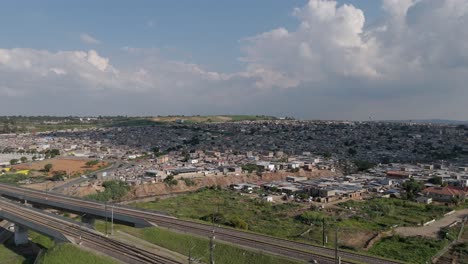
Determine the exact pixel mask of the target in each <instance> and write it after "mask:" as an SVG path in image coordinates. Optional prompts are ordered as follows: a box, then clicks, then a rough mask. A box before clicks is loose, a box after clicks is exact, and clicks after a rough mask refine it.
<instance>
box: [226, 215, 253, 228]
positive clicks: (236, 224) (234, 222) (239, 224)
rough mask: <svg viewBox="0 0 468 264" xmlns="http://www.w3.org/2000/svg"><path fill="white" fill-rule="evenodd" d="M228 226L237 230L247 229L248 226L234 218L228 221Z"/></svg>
mask: <svg viewBox="0 0 468 264" xmlns="http://www.w3.org/2000/svg"><path fill="white" fill-rule="evenodd" d="M229 225H230V226H233V227H235V228H239V229H248V228H249V224H247V222H245V221H244V220H242V219H240V218H239V217H234V218H233V219H231V221H229Z"/></svg>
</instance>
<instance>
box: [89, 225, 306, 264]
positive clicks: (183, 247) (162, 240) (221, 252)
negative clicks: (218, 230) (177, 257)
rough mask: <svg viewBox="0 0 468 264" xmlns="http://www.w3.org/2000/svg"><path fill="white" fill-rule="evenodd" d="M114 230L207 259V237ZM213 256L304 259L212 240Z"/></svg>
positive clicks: (242, 260) (251, 260)
mask: <svg viewBox="0 0 468 264" xmlns="http://www.w3.org/2000/svg"><path fill="white" fill-rule="evenodd" d="M96 229H97V230H99V231H101V232H104V230H105V227H104V222H103V221H97V222H96ZM114 230H115V231H117V230H120V231H123V232H125V233H128V234H131V235H133V236H135V237H138V238H141V239H143V240H146V241H148V242H150V243H153V244H155V245H158V246H161V247H163V248H167V249H169V250H171V251H174V252H178V253H180V254H182V255H186V256H188V255H189V251H190V249H192V257H193V258H196V259H199V260H201V261H202V262H203V263H208V262H209V239H208V238H202V237H196V236H191V235H187V234H181V233H177V232H173V231H170V230H167V229H164V228H158V227H151V228H141V229H138V228H133V227H128V226H122V225H115V227H114ZM215 244H216V246H215V251H214V258H215V263H223V264H300V263H303V262H300V261H295V260H290V259H285V258H281V257H277V256H273V255H269V254H263V253H259V252H255V251H250V250H246V249H243V248H240V247H237V246H235V245H231V244H228V243H224V242H220V241H216V240H215Z"/></svg>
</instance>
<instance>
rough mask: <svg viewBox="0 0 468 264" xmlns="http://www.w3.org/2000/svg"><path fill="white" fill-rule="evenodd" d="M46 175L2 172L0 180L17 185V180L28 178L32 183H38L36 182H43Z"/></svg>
mask: <svg viewBox="0 0 468 264" xmlns="http://www.w3.org/2000/svg"><path fill="white" fill-rule="evenodd" d="M45 179H46V177H44V176H35V177H32V176H29V175H24V174H14V173H12V174H4V175H0V182H1V183H8V184H14V185H19V182H22V181H26V180H29V181H31V182H32V183H38V182H43V181H45Z"/></svg>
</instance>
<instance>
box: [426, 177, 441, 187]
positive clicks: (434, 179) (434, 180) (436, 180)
mask: <svg viewBox="0 0 468 264" xmlns="http://www.w3.org/2000/svg"><path fill="white" fill-rule="evenodd" d="M427 181H428V182H429V183H432V184H437V185H442V177H438V176H435V177H432V178H430V179H429V180H427Z"/></svg>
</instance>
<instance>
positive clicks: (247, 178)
mask: <svg viewBox="0 0 468 264" xmlns="http://www.w3.org/2000/svg"><path fill="white" fill-rule="evenodd" d="M291 175H296V176H306V177H308V178H310V179H312V178H320V177H333V176H336V174H335V173H333V172H331V171H326V170H316V171H311V172H306V171H301V172H299V173H290V172H278V173H265V174H263V175H262V176H258V175H255V174H249V175H246V174H242V175H239V176H234V175H232V176H206V177H201V178H193V179H192V180H193V181H194V182H195V185H194V186H187V185H186V184H185V182H184V181H183V180H179V181H178V184H177V185H175V186H168V185H166V184H165V183H156V184H146V185H140V186H137V187H135V188H134V189H133V190H132V191H131V192H130V193H129V194H128V195H127V197H126V200H131V199H138V198H143V197H150V196H159V195H168V194H177V193H183V192H190V191H195V190H197V189H199V188H202V187H207V186H213V185H219V186H223V187H225V186H229V185H231V184H236V183H243V182H249V183H255V182H271V181H279V180H285V179H286V176H291Z"/></svg>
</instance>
